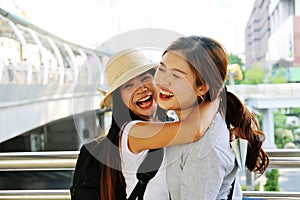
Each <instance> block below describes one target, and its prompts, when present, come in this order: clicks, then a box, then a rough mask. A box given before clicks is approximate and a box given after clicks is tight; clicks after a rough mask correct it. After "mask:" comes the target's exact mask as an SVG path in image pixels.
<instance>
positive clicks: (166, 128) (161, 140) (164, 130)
mask: <svg viewBox="0 0 300 200" xmlns="http://www.w3.org/2000/svg"><path fill="white" fill-rule="evenodd" d="M219 102H220V100H219V99H216V100H214V101H213V102H207V103H205V104H200V105H199V106H196V107H195V108H194V109H193V111H192V112H191V113H190V115H189V116H188V117H187V118H186V119H185V120H183V121H178V122H138V123H137V124H135V125H134V126H133V127H132V128H131V129H130V131H129V133H128V147H129V149H130V150H131V151H132V152H133V153H139V152H140V151H142V150H145V149H156V148H162V147H167V146H172V145H177V144H186V143H190V142H194V141H197V140H199V139H200V138H201V137H202V135H203V134H204V133H205V131H206V130H207V129H208V127H209V126H210V124H211V122H212V120H213V119H214V117H215V114H216V113H217V111H218V108H219ZM123 134H127V133H123Z"/></svg>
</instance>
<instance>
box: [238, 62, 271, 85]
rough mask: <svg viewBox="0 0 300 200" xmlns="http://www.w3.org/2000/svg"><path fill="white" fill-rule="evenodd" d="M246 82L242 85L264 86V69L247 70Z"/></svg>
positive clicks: (256, 67)
mask: <svg viewBox="0 0 300 200" xmlns="http://www.w3.org/2000/svg"><path fill="white" fill-rule="evenodd" d="M244 77H245V80H244V81H242V82H241V83H242V84H253V85H255V84H262V83H263V82H264V79H265V77H266V73H265V72H264V70H263V68H262V67H259V66H255V67H253V68H252V69H246V71H245V76H244Z"/></svg>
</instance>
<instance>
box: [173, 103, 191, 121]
mask: <svg viewBox="0 0 300 200" xmlns="http://www.w3.org/2000/svg"><path fill="white" fill-rule="evenodd" d="M194 108H195V106H191V107H188V108H185V109H183V110H174V111H175V112H176V114H177V116H178V119H179V120H180V121H181V120H184V119H185V118H187V116H188V115H189V114H190V113H191V112H192V110H193V109H194Z"/></svg>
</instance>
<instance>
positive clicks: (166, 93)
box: [159, 89, 174, 101]
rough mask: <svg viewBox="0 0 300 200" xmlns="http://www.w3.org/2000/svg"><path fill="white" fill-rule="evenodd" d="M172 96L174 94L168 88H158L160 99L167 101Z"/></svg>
mask: <svg viewBox="0 0 300 200" xmlns="http://www.w3.org/2000/svg"><path fill="white" fill-rule="evenodd" d="M173 96H174V94H173V93H172V92H171V91H169V90H164V89H160V91H159V97H160V99H161V100H165V101H167V100H169V99H170V98H172V97H173Z"/></svg>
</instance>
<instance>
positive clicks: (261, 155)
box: [165, 36, 269, 174]
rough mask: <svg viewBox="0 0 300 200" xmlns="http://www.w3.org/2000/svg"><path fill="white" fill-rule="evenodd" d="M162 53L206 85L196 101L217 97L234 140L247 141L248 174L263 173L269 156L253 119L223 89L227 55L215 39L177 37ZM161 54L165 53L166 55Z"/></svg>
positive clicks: (239, 103) (231, 95) (237, 99)
mask: <svg viewBox="0 0 300 200" xmlns="http://www.w3.org/2000/svg"><path fill="white" fill-rule="evenodd" d="M166 52H171V53H176V54H179V56H181V57H183V58H184V59H185V60H186V61H187V62H188V63H189V65H190V68H191V69H192V71H193V72H194V73H195V74H196V84H197V85H198V86H201V85H202V84H207V85H208V86H209V91H208V92H207V93H206V94H205V95H204V96H202V98H199V100H198V101H199V102H200V101H202V99H204V101H212V100H215V99H216V98H217V97H218V96H219V95H221V103H220V111H221V113H222V114H223V116H225V121H226V124H227V127H228V128H231V127H237V128H239V129H238V130H239V131H238V132H239V134H240V135H238V137H240V138H242V139H247V140H248V153H247V158H246V166H247V168H248V169H249V170H250V171H254V172H256V173H259V174H263V173H264V171H265V170H266V168H267V167H268V165H269V157H268V155H267V153H266V152H265V151H264V150H263V148H262V143H263V142H264V140H265V135H264V133H263V132H261V131H260V129H259V126H258V122H257V120H256V119H255V118H254V117H253V115H252V114H251V113H250V111H249V110H248V109H247V107H246V106H245V105H244V104H243V103H242V102H241V101H240V100H239V98H238V97H237V96H235V95H234V94H233V93H231V92H228V91H227V90H226V89H225V88H226V87H225V86H224V82H225V79H226V74H227V66H228V54H227V53H226V50H225V48H224V47H223V46H222V45H221V44H220V43H219V42H217V41H216V40H214V39H211V38H208V37H199V36H190V37H181V38H178V39H177V40H176V41H174V42H173V43H172V44H171V45H170V46H169V47H168V48H167V50H166ZM166 52H165V53H166Z"/></svg>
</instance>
